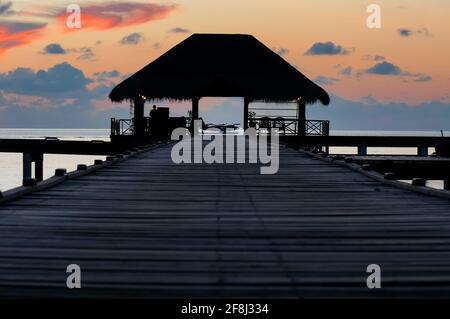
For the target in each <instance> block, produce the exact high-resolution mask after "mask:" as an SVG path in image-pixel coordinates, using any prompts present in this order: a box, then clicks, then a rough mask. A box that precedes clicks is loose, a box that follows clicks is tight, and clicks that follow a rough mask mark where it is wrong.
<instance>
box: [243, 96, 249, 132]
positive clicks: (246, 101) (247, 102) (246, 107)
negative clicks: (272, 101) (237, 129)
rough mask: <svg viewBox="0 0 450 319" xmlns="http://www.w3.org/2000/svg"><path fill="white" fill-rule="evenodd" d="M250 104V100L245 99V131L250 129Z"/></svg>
mask: <svg viewBox="0 0 450 319" xmlns="http://www.w3.org/2000/svg"><path fill="white" fill-rule="evenodd" d="M249 104H250V100H249V99H248V98H246V97H245V98H244V131H245V130H246V129H248V105H249Z"/></svg>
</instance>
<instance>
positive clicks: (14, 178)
mask: <svg viewBox="0 0 450 319" xmlns="http://www.w3.org/2000/svg"><path fill="white" fill-rule="evenodd" d="M109 132H110V131H109V129H35V128H30V129H26V128H0V139H7V138H8V139H10V138H13V139H14V138H16V139H44V138H46V137H57V138H59V139H60V140H77V141H90V140H103V141H109V140H110V139H109ZM449 133H450V132H444V135H445V136H449ZM330 135H359V136H361V135H366V136H367V135H371V136H397V135H398V136H441V132H437V131H436V132H428V131H425V132H422V131H339V130H336V131H331V132H330ZM356 152H357V149H356V148H355V147H332V148H330V153H331V154H356ZM416 152H417V150H416V149H415V148H388V147H369V148H368V154H378V155H415V154H416ZM433 152H434V148H430V150H429V154H432V153H433ZM96 159H103V160H104V159H105V156H98V155H95V156H86V155H56V154H45V155H44V178H49V177H51V176H53V175H54V173H55V169H57V168H65V169H67V171H73V170H75V169H76V167H77V165H78V164H87V165H91V164H93V163H94V160H96ZM405 182H407V183H409V182H410V181H405ZM21 183H22V154H21V153H0V190H1V191H6V190H9V189H12V188H15V187H18V186H20V185H21ZM427 186H429V187H433V188H437V189H443V182H442V181H427Z"/></svg>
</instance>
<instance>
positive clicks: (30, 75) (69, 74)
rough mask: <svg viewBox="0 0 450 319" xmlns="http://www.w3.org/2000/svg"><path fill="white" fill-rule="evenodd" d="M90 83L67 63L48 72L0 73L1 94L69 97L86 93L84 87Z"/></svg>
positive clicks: (16, 71)
mask: <svg viewBox="0 0 450 319" xmlns="http://www.w3.org/2000/svg"><path fill="white" fill-rule="evenodd" d="M91 82H92V80H91V79H89V78H87V77H86V76H85V75H84V73H83V71H81V70H79V69H77V68H75V67H73V66H72V65H70V64H69V63H67V62H65V63H61V64H57V65H55V66H53V67H51V68H49V69H48V70H39V71H34V70H33V69H29V68H17V69H15V70H12V71H9V72H8V73H0V88H1V89H2V91H3V92H7V93H16V94H24V95H39V96H52V95H58V96H59V95H62V96H66V97H69V96H68V95H67V94H68V93H73V94H76V93H79V92H83V91H86V85H87V84H89V83H91Z"/></svg>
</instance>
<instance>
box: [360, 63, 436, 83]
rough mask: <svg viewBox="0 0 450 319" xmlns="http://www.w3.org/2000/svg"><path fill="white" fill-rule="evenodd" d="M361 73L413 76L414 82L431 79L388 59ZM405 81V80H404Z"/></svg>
mask: <svg viewBox="0 0 450 319" xmlns="http://www.w3.org/2000/svg"><path fill="white" fill-rule="evenodd" d="M362 73H367V74H375V75H386V76H403V77H413V78H415V79H414V81H415V82H429V81H432V78H431V76H429V75H427V74H423V73H412V72H408V71H404V70H402V69H401V68H400V67H399V66H397V65H395V64H393V63H390V62H388V61H383V62H380V63H377V64H375V65H374V66H372V67H370V68H369V69H367V70H364V71H363V72H361V74H362ZM404 81H406V80H404Z"/></svg>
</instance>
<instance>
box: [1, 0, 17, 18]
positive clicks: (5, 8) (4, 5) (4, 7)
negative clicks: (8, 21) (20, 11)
mask: <svg viewBox="0 0 450 319" xmlns="http://www.w3.org/2000/svg"><path fill="white" fill-rule="evenodd" d="M12 5H13V3H12V2H11V1H7V2H2V1H1V0H0V16H9V15H11V14H13V13H14V11H12V10H11V7H12Z"/></svg>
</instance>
